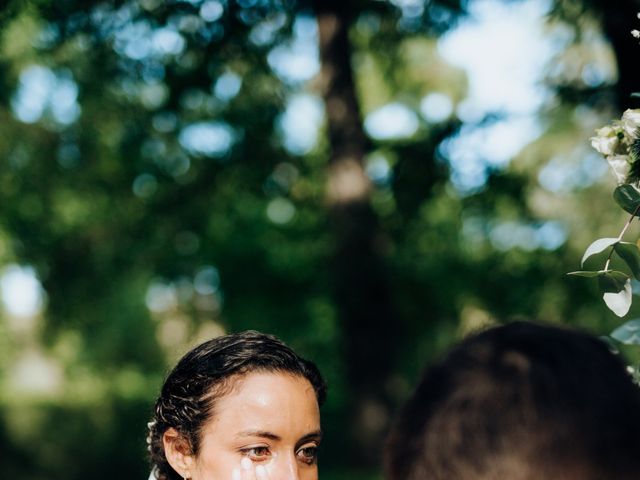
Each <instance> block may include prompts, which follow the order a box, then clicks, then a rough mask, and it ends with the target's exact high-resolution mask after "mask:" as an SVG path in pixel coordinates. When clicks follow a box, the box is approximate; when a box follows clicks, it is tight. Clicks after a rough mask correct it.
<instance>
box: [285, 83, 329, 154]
mask: <svg viewBox="0 0 640 480" xmlns="http://www.w3.org/2000/svg"><path fill="white" fill-rule="evenodd" d="M323 121H324V107H323V103H322V101H321V100H320V98H318V97H316V96H314V95H309V94H304V93H300V94H295V95H292V96H291V97H289V99H288V102H287V106H286V108H285V110H284V112H283V113H282V114H281V115H280V116H279V117H278V120H277V128H278V130H279V132H280V134H281V136H282V138H283V144H284V147H285V148H286V149H287V151H289V152H290V153H292V154H294V155H304V154H306V153H309V152H310V151H311V150H312V149H313V148H314V147H315V146H316V143H317V141H318V132H319V130H320V126H321V125H322V122H323Z"/></svg>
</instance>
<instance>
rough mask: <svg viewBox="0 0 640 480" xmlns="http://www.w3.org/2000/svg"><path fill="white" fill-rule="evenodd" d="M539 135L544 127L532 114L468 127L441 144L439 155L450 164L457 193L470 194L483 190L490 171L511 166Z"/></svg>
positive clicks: (464, 127)
mask: <svg viewBox="0 0 640 480" xmlns="http://www.w3.org/2000/svg"><path fill="white" fill-rule="evenodd" d="M540 133H542V126H541V125H540V124H539V122H538V121H537V119H536V117H535V116H533V115H529V116H524V117H519V118H508V119H505V120H499V121H496V122H494V123H491V124H488V125H483V126H476V125H465V126H463V127H462V128H461V129H460V134H459V135H456V136H454V137H451V138H448V139H446V140H445V141H444V142H442V143H441V144H440V146H439V148H438V152H439V154H440V155H441V156H442V157H444V158H446V159H447V160H448V161H449V164H450V166H451V170H452V174H451V181H452V183H453V185H454V186H455V187H456V189H457V190H458V192H460V193H462V194H471V193H474V192H477V191H478V190H480V189H482V187H483V186H484V185H485V183H486V180H487V178H488V174H489V172H490V171H491V170H498V169H501V168H504V167H505V166H506V165H508V163H509V161H510V160H511V158H513V156H514V155H516V154H517V153H518V152H519V151H520V150H521V149H522V147H523V146H524V145H526V144H527V143H529V142H531V141H532V140H534V139H535V138H537V137H538V136H539V135H540Z"/></svg>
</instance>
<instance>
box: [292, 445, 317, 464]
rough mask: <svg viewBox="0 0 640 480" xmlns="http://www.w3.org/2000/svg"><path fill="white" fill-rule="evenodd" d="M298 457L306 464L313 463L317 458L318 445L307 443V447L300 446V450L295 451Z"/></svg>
mask: <svg viewBox="0 0 640 480" xmlns="http://www.w3.org/2000/svg"><path fill="white" fill-rule="evenodd" d="M296 455H297V456H298V459H300V460H301V461H303V462H304V463H306V464H308V465H313V464H315V463H316V462H317V460H318V447H317V445H309V446H307V447H302V448H301V449H300V450H298V451H297V452H296Z"/></svg>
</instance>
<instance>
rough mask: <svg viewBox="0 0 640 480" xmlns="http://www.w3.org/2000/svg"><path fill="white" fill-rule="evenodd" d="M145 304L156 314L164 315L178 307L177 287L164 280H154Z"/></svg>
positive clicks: (148, 290)
mask: <svg viewBox="0 0 640 480" xmlns="http://www.w3.org/2000/svg"><path fill="white" fill-rule="evenodd" d="M145 303H146V305H147V308H148V309H149V310H150V311H152V312H154V313H163V312H166V311H168V310H171V309H173V308H175V307H176V306H177V305H178V295H177V292H176V288H175V286H174V285H173V284H171V283H166V282H164V281H162V280H154V281H153V282H151V284H150V285H149V287H148V288H147V293H146V295H145Z"/></svg>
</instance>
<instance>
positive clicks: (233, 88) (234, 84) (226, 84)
mask: <svg viewBox="0 0 640 480" xmlns="http://www.w3.org/2000/svg"><path fill="white" fill-rule="evenodd" d="M241 87H242V78H240V75H238V74H237V73H234V72H231V71H228V72H225V73H223V74H222V75H220V76H219V77H218V79H217V80H216V82H215V84H214V86H213V94H214V95H215V96H216V97H217V98H218V99H219V100H222V101H223V102H228V101H229V100H232V99H233V98H234V97H235V96H236V95H238V93H239V92H240V88H241Z"/></svg>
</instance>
